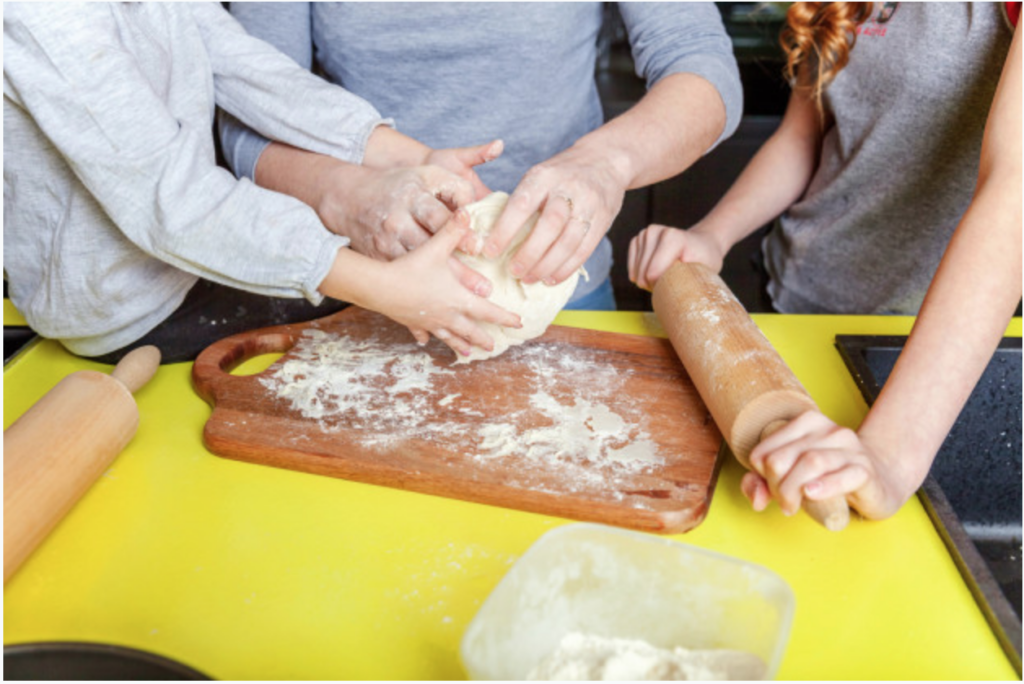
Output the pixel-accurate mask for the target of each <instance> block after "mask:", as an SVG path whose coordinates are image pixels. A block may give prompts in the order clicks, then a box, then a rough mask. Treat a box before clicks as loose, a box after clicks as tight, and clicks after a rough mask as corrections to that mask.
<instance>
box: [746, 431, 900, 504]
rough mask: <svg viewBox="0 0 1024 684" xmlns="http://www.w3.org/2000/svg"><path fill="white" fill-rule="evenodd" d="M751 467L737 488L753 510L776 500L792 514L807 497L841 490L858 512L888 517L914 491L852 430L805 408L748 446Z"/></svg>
mask: <svg viewBox="0 0 1024 684" xmlns="http://www.w3.org/2000/svg"><path fill="white" fill-rule="evenodd" d="M750 466H751V468H752V470H751V471H750V472H748V473H747V474H746V475H744V476H743V481H742V483H741V485H740V486H741V489H742V491H743V494H744V495H745V496H746V497H747V499H749V500H750V502H751V504H752V505H753V507H754V510H756V511H763V510H764V509H765V508H766V507H767V506H768V504H769V503H770V502H771V501H772V500H775V501H778V503H779V506H780V507H781V508H782V511H783V512H784V513H785V514H787V515H793V514H794V513H796V512H797V511H798V510H800V506H801V504H802V502H803V499H804V498H805V497H806V498H808V499H811V500H817V501H820V500H823V499H830V498H832V497H835V496H845V497H846V500H847V502H848V503H849V504H850V506H852V507H853V508H855V509H857V510H858V511H859V512H860V514H861V515H863V516H864V517H866V518H871V519H876V520H877V519H882V518H887V517H889V516H890V515H892V514H893V513H895V512H896V511H897V510H899V508H900V506H902V505H903V504H904V503H905V502H906V500H907V499H908V498H910V496H911V495H912V494H913V492H914V489H916V487H915V486H913V485H912V484H908V483H905V482H902V481H901V479H900V477H899V475H898V473H897V472H895V469H894V468H890V467H886V465H885V464H884V462H883V460H882V458H881V457H880V456H879V455H878V454H877V453H876V451H875V450H873V449H871V448H870V447H869V446H868V445H866V444H865V443H864V442H863V441H862V440H861V438H860V437H859V436H858V434H857V433H856V432H854V431H853V430H850V429H849V428H844V427H841V426H839V425H837V424H836V423H834V422H832V421H831V420H829V419H828V418H827V417H826V416H824V415H823V414H821V413H819V412H818V411H808V412H806V413H804V414H803V415H801V416H799V417H798V418H796V419H794V420H792V421H790V422H789V423H788V424H787V425H786V426H784V427H783V428H782V429H780V430H778V431H776V432H774V433H772V434H771V435H769V436H768V437H767V438H765V439H764V440H763V441H762V442H761V443H760V444H758V445H757V446H756V447H755V448H754V449H753V450H752V451H751V452H750Z"/></svg>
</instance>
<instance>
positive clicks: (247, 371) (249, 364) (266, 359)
mask: <svg viewBox="0 0 1024 684" xmlns="http://www.w3.org/2000/svg"><path fill="white" fill-rule="evenodd" d="M282 355H283V352H271V353H269V354H260V355H258V356H254V357H252V358H250V359H245V360H244V361H242V362H241V363H239V364H238V365H237V366H235V367H234V368H232V369H231V370H230V371H229V372H230V374H231V375H235V376H246V375H259V374H260V373H262V372H263V371H265V370H267V369H268V368H270V366H271V365H273V363H274V362H275V361H277V360H278V359H279V358H281V356H282Z"/></svg>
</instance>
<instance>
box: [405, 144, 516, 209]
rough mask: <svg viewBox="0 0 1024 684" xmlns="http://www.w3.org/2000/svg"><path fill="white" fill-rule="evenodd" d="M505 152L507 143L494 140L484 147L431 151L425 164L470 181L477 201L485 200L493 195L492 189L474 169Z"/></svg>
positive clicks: (474, 146)
mask: <svg viewBox="0 0 1024 684" xmlns="http://www.w3.org/2000/svg"><path fill="white" fill-rule="evenodd" d="M504 150H505V143H504V142H502V141H501V140H494V141H492V142H489V143H485V144H483V145H473V146H472V147H449V148H446V149H443V150H431V151H430V153H429V154H427V157H426V160H425V161H424V163H425V164H430V165H433V166H439V167H441V168H442V169H447V170H448V171H451V172H452V173H454V174H455V175H456V176H458V177H459V178H462V179H463V180H466V181H469V184H470V185H472V186H473V193H474V196H475V199H478V200H479V199H483V198H484V197H486V196H487V195H489V194H491V190H490V188H488V187H487V186H486V185H484V182H483V181H482V180H480V176H478V175H477V174H476V171H475V170H474V168H473V167H475V166H479V165H481V164H486V163H487V162H489V161H494V160H495V159H497V158H498V157H500V156H501V153H502V152H503V151H504Z"/></svg>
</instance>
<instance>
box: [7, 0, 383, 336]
mask: <svg viewBox="0 0 1024 684" xmlns="http://www.w3.org/2000/svg"><path fill="white" fill-rule="evenodd" d="M299 97H301V98H302V102H303V106H302V107H295V106H294V104H295V101H296V99H297V98H299ZM215 105H216V106H220V107H222V108H224V109H225V110H227V111H229V112H233V113H234V114H235V115H237V116H239V117H241V118H242V119H244V120H245V121H246V123H247V124H248V125H249V126H251V127H252V128H254V129H256V130H259V131H262V132H263V133H264V134H265V135H268V136H273V137H274V138H276V139H279V140H283V141H285V142H288V143H289V144H292V145H295V146H296V147H302V148H306V149H310V150H314V151H317V152H320V153H322V154H330V155H333V156H336V157H339V158H341V159H346V160H348V161H351V162H355V163H358V162H359V161H361V159H362V156H363V150H364V148H365V145H366V140H367V138H369V136H370V134H371V133H372V131H373V129H374V128H375V127H376V126H378V125H380V124H382V123H387V122H386V121H384V120H382V119H381V118H380V116H379V115H378V114H377V112H376V110H374V108H373V107H371V106H370V105H368V104H367V103H366V102H365V101H363V100H360V99H359V98H357V97H355V96H353V95H351V94H349V93H346V92H345V91H344V90H343V89H341V88H339V87H337V86H334V85H331V84H329V83H327V82H326V81H324V80H322V79H320V78H317V77H316V76H313V75H312V74H311V73H309V72H308V71H306V70H305V69H301V68H299V67H298V66H297V65H296V64H295V63H294V62H293V61H292V60H290V59H288V58H287V57H285V56H284V55H282V54H281V53H279V52H278V51H276V50H274V49H273V48H271V47H270V46H269V45H267V44H266V43H264V42H262V41H259V40H256V39H254V38H252V37H251V36H249V35H248V34H247V33H246V32H245V31H244V30H243V29H242V27H241V26H239V25H238V23H237V22H236V21H235V20H234V19H232V18H231V16H230V15H229V14H228V13H227V12H225V11H224V10H223V8H221V7H220V6H219V5H218V4H216V3H206V2H202V3H55V4H50V3H24V4H21V3H5V4H4V153H5V154H4V271H5V273H6V275H7V278H8V286H9V293H10V296H11V300H12V301H13V302H14V304H15V306H17V307H18V309H19V310H20V311H21V312H22V313H23V314H24V315H25V318H26V320H27V321H28V323H29V325H30V326H32V328H33V329H34V330H36V331H37V332H38V333H40V334H41V335H43V336H45V337H50V338H55V339H59V340H60V341H61V342H62V343H63V344H64V345H65V346H67V347H68V349H70V350H71V351H73V352H75V353H77V354H82V355H85V356H97V355H101V354H105V353H107V352H110V351H113V350H115V349H119V348H121V347H123V346H125V345H127V344H129V343H131V342H134V341H135V340H137V339H139V338H140V337H142V336H143V335H145V334H146V333H147V332H149V331H150V330H151V329H153V328H154V327H156V326H157V325H158V324H159V323H160V322H162V321H163V320H164V319H166V318H167V317H168V316H169V315H170V314H171V313H172V312H173V311H174V310H175V309H176V308H177V307H178V305H179V304H181V302H182V301H183V300H184V298H185V295H186V294H187V293H188V291H189V289H190V288H191V287H192V286H193V285H194V284H195V282H196V281H197V280H198V278H199V277H203V278H206V279H208V280H212V281H216V282H218V283H221V284H225V285H230V286H233V287H237V288H240V289H245V290H248V291H251V292H256V293H258V294H266V295H270V296H277V297H294V298H297V297H306V298H308V299H309V300H311V301H312V302H314V303H318V302H319V301H320V300H321V299H322V295H320V293H319V292H318V291H317V287H318V286H319V284H320V283H321V281H322V280H323V279H324V277H326V275H327V272H328V270H329V269H330V268H331V266H332V264H333V262H334V258H335V256H336V254H337V251H338V249H340V248H341V247H343V246H345V245H347V244H348V241H347V239H346V238H342V237H339V236H336V235H333V234H331V233H330V232H328V231H327V229H326V228H324V226H323V224H322V223H321V222H320V220H319V218H318V217H317V215H316V213H315V212H314V211H313V210H312V209H310V208H309V207H308V206H306V205H305V204H303V203H302V202H300V201H299V200H297V199H294V198H292V197H288V196H286V195H282V194H280V193H275V192H269V191H267V190H264V189H262V188H258V187H256V186H255V185H253V184H252V183H251V182H250V181H248V180H241V181H240V180H238V179H236V178H235V177H234V176H233V175H232V174H231V173H230V172H228V171H227V170H225V169H222V168H219V167H218V166H217V165H216V158H215V154H214V138H213V135H212V126H213V117H214V111H215Z"/></svg>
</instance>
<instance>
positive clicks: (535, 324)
mask: <svg viewBox="0 0 1024 684" xmlns="http://www.w3.org/2000/svg"><path fill="white" fill-rule="evenodd" d="M507 202H508V195H507V194H506V193H504V192H494V193H491V194H490V195H488V196H487V197H485V198H483V199H482V200H480V201H479V202H474V203H473V204H470V205H469V206H467V207H466V210H467V211H468V212H469V216H470V221H471V224H470V225H471V226H472V228H473V232H475V233H476V235H477V239H478V240H479V244H483V241H484V240H486V239H487V236H488V235H490V233H491V229H492V228H494V224H495V222H496V221H497V220H498V217H499V216H501V212H502V210H504V209H505V204H506V203H507ZM539 217H540V215H539V214H536V213H535V214H534V215H533V216H531V217H530V218H529V219H528V220H527V221H526V223H524V224H523V227H522V228H521V229H520V230H519V232H518V233H517V234H516V236H515V238H514V239H513V240H512V242H510V243H509V245H508V247H507V248H506V249H505V251H504V252H503V253H502V254H500V255H498V256H497V257H496V258H494V259H488V258H486V257H484V255H483V254H482V253H481V254H480V255H479V256H470V255H468V254H464V253H462V252H456V254H455V256H456V257H457V258H458V259H460V260H461V261H462V263H464V264H466V265H467V266H469V267H470V268H472V269H473V270H474V271H476V272H478V273H480V274H481V275H483V276H485V277H486V278H487V279H488V280H490V281H491V284H492V285H493V286H494V287H493V289H492V290H491V296H490V297H488V299H489V300H490V301H492V302H494V303H495V304H497V305H498V306H500V307H501V308H503V309H506V310H507V311H511V312H512V313H516V314H519V317H520V319H522V322H523V327H522V328H519V329H516V328H506V327H504V326H501V325H495V324H493V323H480V327H481V328H483V330H484V332H486V333H487V334H488V335H490V336H491V339H493V340H494V350H493V351H490V352H488V351H485V350H483V349H481V348H480V347H473V349H472V351H471V352H470V354H469V356H463V357H459V361H458V362H459V363H467V362H469V361H478V360H480V359H489V358H493V357H495V356H497V355H498V354H501V353H502V352H504V351H505V350H506V349H508V348H509V347H510V346H513V345H517V344H522V343H523V342H525V341H526V340H531V339H533V338H534V337H539V336H540V335H543V334H544V331H545V330H547V328H548V326H549V325H551V321H553V320H555V316H557V315H558V312H559V311H561V310H562V307H564V306H565V304H566V302H568V301H569V297H571V296H572V293H573V290H575V289H576V282H577V281H578V280H579V278H580V273H583V274H584V276H586V271H584V270H583V269H582V268H581V269H580V270H579V271H577V272H576V273H573V274H572V275H571V276H569V277H568V278H566V279H565V280H564V281H562V282H561V283H558V284H557V285H545V284H544V283H541V282H537V283H533V284H530V285H527V284H526V283H524V282H522V281H521V280H519V279H518V278H515V277H514V276H513V275H512V274H511V273H510V272H509V270H508V266H509V261H510V260H511V259H512V255H513V254H515V253H516V250H518V249H519V246H520V245H521V244H523V241H524V240H526V237H527V236H528V235H529V234H530V231H531V230H533V226H534V225H535V224H536V223H537V219H538V218H539Z"/></svg>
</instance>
